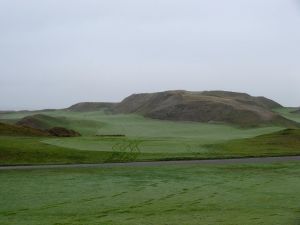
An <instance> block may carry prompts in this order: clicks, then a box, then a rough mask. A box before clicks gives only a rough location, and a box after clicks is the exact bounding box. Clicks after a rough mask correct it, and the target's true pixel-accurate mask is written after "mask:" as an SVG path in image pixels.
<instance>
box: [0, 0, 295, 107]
mask: <svg viewBox="0 0 300 225" xmlns="http://www.w3.org/2000/svg"><path fill="white" fill-rule="evenodd" d="M168 89H186V90H199V91H200V90H216V89H222V90H231V91H241V92H248V93H250V94H252V95H264V96H266V97H269V98H272V99H274V100H276V101H278V102H280V103H281V104H284V105H289V106H300V0H226V1H224V0H109V1H104V0H81V1H79V0H42V1H41V0H26V1H24V0H0V109H2V110H3V109H24V108H28V109H33V108H60V107H66V106H68V105H70V104H73V103H76V102H79V101H119V100H121V99H122V98H123V97H126V96H127V95H129V94H131V93H138V92H152V91H162V90H168Z"/></svg>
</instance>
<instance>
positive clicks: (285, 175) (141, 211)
mask: <svg viewBox="0 0 300 225" xmlns="http://www.w3.org/2000/svg"><path fill="white" fill-rule="evenodd" d="M299 173H300V164H299V163H285V164H257V165H226V166H225V165H218V166H217V165H212V166H199V165H193V166H192V165H185V166H183V165H181V166H167V167H166V166H160V167H120V168H107V169H82V168H81V169H60V170H32V171H28V170H26V171H5V172H4V171H2V172H1V171H0V182H1V185H0V193H1V204H0V224H2V225H13V224H18V225H28V224H30V225H40V224H43V225H53V224H60V225H82V224H84V225H89V224H90V225H94V224H99V225H115V224H118V225H141V224H143V225H166V224H167V225H168V224H170V225H184V224H186V225H202V224H203V225H229V224H230V225H241V224H242V225H253V224H261V225H287V224H291V225H297V224H299V223H300V179H299Z"/></svg>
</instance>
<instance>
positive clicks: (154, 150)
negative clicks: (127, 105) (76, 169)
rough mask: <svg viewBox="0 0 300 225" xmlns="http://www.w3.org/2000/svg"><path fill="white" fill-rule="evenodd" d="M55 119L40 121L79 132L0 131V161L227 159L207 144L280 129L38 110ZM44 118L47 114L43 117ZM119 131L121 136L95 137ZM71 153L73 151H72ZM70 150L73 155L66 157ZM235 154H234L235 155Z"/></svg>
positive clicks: (11, 116)
mask: <svg viewBox="0 0 300 225" xmlns="http://www.w3.org/2000/svg"><path fill="white" fill-rule="evenodd" d="M43 113H45V114H46V115H49V116H53V117H56V119H49V121H43V122H44V123H45V124H47V126H50V127H51V123H53V121H54V122H55V123H53V124H52V125H53V126H57V121H63V124H62V125H63V126H64V127H66V128H68V129H73V130H76V131H79V132H80V133H81V134H82V135H83V136H82V137H76V138H48V137H43V138H29V137H27V138H24V137H16V136H15V137H13V138H12V137H8V136H3V135H2V136H1V135H0V164H38V163H88V162H91V163H94V162H114V161H134V160H139V161H142V160H165V159H167V160H169V159H182V158H189V159H190V158H215V157H221V158H226V157H230V156H231V155H228V154H227V152H222V153H220V154H215V152H214V151H211V149H209V148H206V145H208V144H216V143H222V142H224V141H228V140H233V139H239V138H249V137H254V136H257V135H260V134H266V133H270V132H274V131H278V130H280V129H282V128H281V127H261V128H251V129H241V128H237V127H233V126H229V125H225V124H204V123H196V122H170V121H160V120H152V119H146V118H144V117H142V116H138V115H109V114H105V113H104V112H101V111H98V112H87V113H86V112H68V111H63V110H58V111H48V112H43ZM32 114H35V113H32V112H18V113H7V114H1V115H0V120H2V121H6V122H10V123H13V122H16V121H17V120H18V119H21V118H23V117H24V116H28V115H32ZM43 119H44V120H47V118H43ZM115 134H123V135H126V137H114V138H112V137H99V136H97V135H115ZM72 151H73V153H72ZM72 154H73V155H72ZM236 156H237V157H238V155H236Z"/></svg>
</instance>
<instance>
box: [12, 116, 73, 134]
mask: <svg viewBox="0 0 300 225" xmlns="http://www.w3.org/2000/svg"><path fill="white" fill-rule="evenodd" d="M16 124H17V125H19V126H24V127H31V128H35V129H40V130H46V129H50V128H52V127H55V126H63V125H66V124H68V121H67V120H66V118H64V117H52V116H48V115H45V114H35V115H31V116H26V117H24V118H23V119H21V120H19V121H18V122H17V123H16Z"/></svg>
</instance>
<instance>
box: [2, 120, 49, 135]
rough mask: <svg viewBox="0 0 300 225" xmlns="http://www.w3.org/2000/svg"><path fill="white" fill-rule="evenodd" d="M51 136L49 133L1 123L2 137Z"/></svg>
mask: <svg viewBox="0 0 300 225" xmlns="http://www.w3.org/2000/svg"><path fill="white" fill-rule="evenodd" d="M4 135H5V136H49V134H48V133H47V132H43V131H40V130H36V129H32V128H29V127H21V126H16V125H11V124H5V123H0V136H4Z"/></svg>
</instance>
